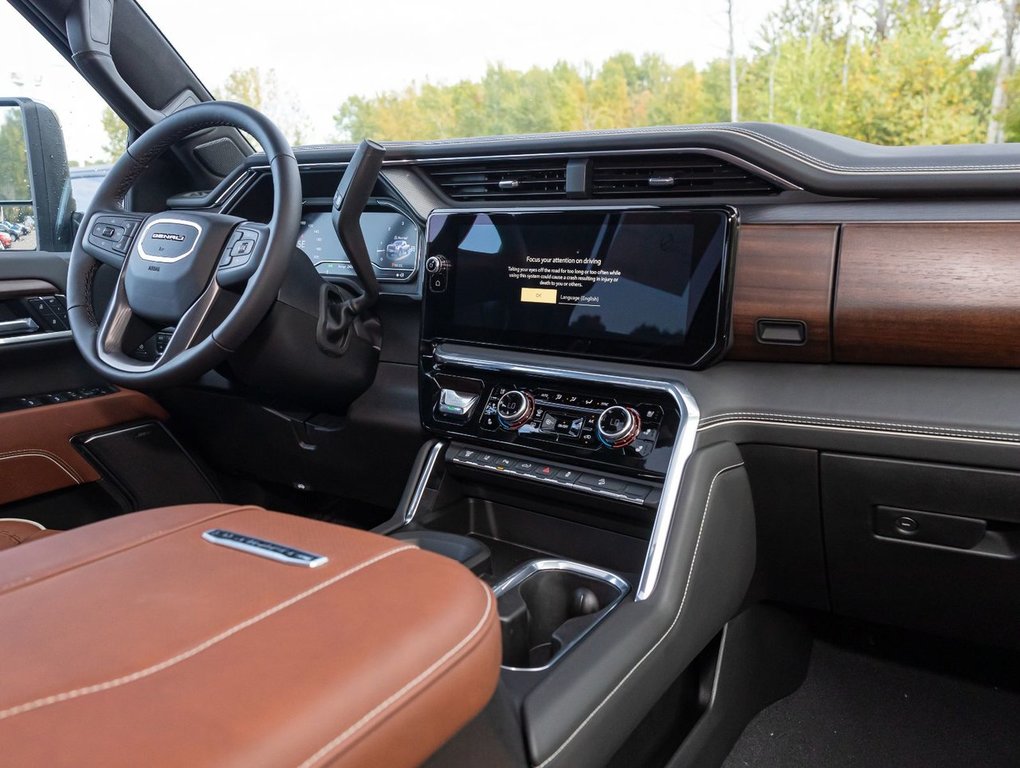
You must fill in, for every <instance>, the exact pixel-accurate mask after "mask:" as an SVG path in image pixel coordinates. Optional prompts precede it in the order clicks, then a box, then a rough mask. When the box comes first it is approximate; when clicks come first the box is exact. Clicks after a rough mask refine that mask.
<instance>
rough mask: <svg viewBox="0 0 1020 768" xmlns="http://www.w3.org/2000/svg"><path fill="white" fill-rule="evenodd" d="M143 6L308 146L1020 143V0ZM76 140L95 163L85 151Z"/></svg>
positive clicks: (85, 129) (67, 119)
mask: <svg viewBox="0 0 1020 768" xmlns="http://www.w3.org/2000/svg"><path fill="white" fill-rule="evenodd" d="M3 5H4V7H5V11H6V14H7V15H13V11H11V9H10V8H9V7H7V6H6V4H3ZM142 5H143V6H144V8H145V10H146V11H147V12H148V13H149V15H150V16H151V17H152V19H153V21H154V22H155V23H156V24H157V25H158V26H159V27H160V28H161V29H162V31H163V32H164V34H165V35H166V36H167V38H168V39H169V41H170V42H171V43H172V44H173V45H174V46H175V47H176V48H177V49H178V51H179V52H180V53H181V55H182V56H183V58H184V59H185V61H187V62H188V64H189V65H190V66H191V67H192V69H193V70H194V71H195V73H196V74H197V75H198V77H199V78H200V79H201V80H202V81H203V82H204V83H205V85H206V86H207V87H208V88H209V90H210V91H211V92H212V93H213V94H214V95H216V96H217V97H218V98H224V99H232V100H236V101H242V102H245V103H247V104H250V105H251V106H253V107H255V108H257V109H260V110H262V111H263V112H265V113H266V114H268V115H269V116H270V117H271V118H272V119H273V120H274V121H275V122H276V123H277V124H278V125H280V127H281V128H282V129H283V131H284V133H285V134H286V135H287V136H288V138H289V139H290V140H291V141H292V143H294V144H321V143H330V142H337V141H356V140H360V139H362V138H365V137H372V138H374V139H378V140H426V139H440V138H452V137H466V136H485V135H501V134H520V133H543V132H553V131H573V130H590V129H607V128H610V129H611V128H634V127H640V126H664V125H683V124H696V123H718V122H729V121H767V122H776V123H785V124H788V125H797V126H804V127H808V128H817V129H820V130H824V131H829V132H832V133H837V134H841V135H843V136H848V137H851V138H855V139H860V140H863V141H868V142H873V143H876V144H885V145H917V144H953V143H982V142H986V141H987V142H1002V141H1015V140H1017V138H1018V137H1020V74H1017V72H1016V68H1015V65H1014V46H1013V38H1014V37H1015V34H1016V26H1017V23H1016V21H1017V20H1016V16H1017V14H1018V13H1020V11H1018V9H1017V5H1018V4H1017V3H1015V2H1012V1H1010V2H1007V1H1006V0H631V1H630V2H626V3H618V4H606V3H591V2H549V0H517V1H516V2H515V3H513V4H511V5H503V6H499V7H498V9H497V8H495V7H490V6H488V5H486V4H484V3H482V4H479V3H478V2H476V1H474V0H473V1H472V2H467V1H466V0H439V1H438V2H436V3H432V4H428V5H424V4H422V3H420V2H408V1H407V0H391V2H389V3H386V4H385V6H381V7H379V8H378V9H377V10H374V11H373V10H372V9H371V8H369V9H368V10H367V11H366V12H364V13H352V12H350V11H349V10H347V9H345V8H344V7H343V5H342V4H337V3H336V2H335V0H328V1H327V0H298V1H297V2H295V3H291V4H289V5H287V6H286V9H285V11H284V9H277V10H275V11H274V12H272V13H269V12H261V7H260V6H259V5H258V4H255V5H252V6H250V7H249V8H248V10H247V12H246V13H244V14H238V13H237V10H236V8H237V6H236V5H235V4H233V3H211V2H208V0H143V2H142ZM196 18H201V19H202V24H200V25H199V24H196V23H195V21H194V20H195V19H196ZM54 59H55V61H54V62H53V64H54V67H52V68H55V67H56V65H57V64H60V66H61V67H62V68H64V69H65V70H66V72H65V73H63V74H61V75H57V74H56V73H50V74H47V75H46V77H47V81H48V87H49V88H50V90H51V91H52V90H53V83H54V82H56V81H57V79H58V78H59V77H64V78H67V77H76V75H74V74H73V73H71V71H70V69H69V68H66V66H65V65H64V64H63V62H62V61H60V60H59V56H54ZM9 78H10V80H11V83H12V85H11V89H12V90H18V88H16V87H15V86H18V85H19V84H20V85H23V80H24V75H23V73H22V72H21V71H20V70H19V71H12V72H11V73H10V74H9ZM50 81H52V82H50ZM22 90H24V88H22ZM28 95H32V94H28ZM75 104H76V105H77V108H76V109H75V110H74V111H73V112H70V113H69V112H68V111H67V110H62V111H61V120H62V122H63V123H64V132H65V134H66V135H68V136H69V137H71V138H69V140H68V143H69V154H70V155H71V160H72V163H75V162H77V163H80V164H87V163H94V162H101V161H103V160H108V159H111V158H113V157H116V155H117V154H118V152H117V151H113V150H112V149H111V150H110V152H109V153H108V155H104V154H103V153H98V154H97V153H96V152H95V151H94V148H95V147H98V146H109V147H114V148H116V147H118V146H120V147H122V146H123V139H124V134H125V129H124V127H123V124H122V123H120V122H119V121H118V120H116V116H115V115H113V113H112V112H110V111H109V110H108V109H106V110H105V111H104V105H103V104H102V102H101V101H100V100H99V99H98V98H97V99H95V101H94V102H92V101H89V100H86V101H81V100H76V101H75ZM104 131H105V133H104ZM76 137H81V141H80V142H79V143H81V144H82V145H83V146H85V145H86V142H85V137H88V138H89V142H88V143H87V146H88V148H89V149H90V151H91V152H92V155H94V156H89V157H86V156H85V154H86V153H85V151H84V150H83V151H82V152H80V153H79V154H82V155H83V156H82V157H80V158H79V157H77V156H76V155H75V154H74V153H75V151H77V150H76V146H77V145H76V144H75V141H77V140H78V139H77V138H76Z"/></svg>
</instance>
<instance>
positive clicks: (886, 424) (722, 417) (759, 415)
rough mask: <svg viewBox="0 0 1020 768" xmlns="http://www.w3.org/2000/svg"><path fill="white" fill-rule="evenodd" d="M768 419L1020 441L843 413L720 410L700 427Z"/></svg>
mask: <svg viewBox="0 0 1020 768" xmlns="http://www.w3.org/2000/svg"><path fill="white" fill-rule="evenodd" d="M748 420H764V421H770V420H771V421H776V422H790V423H793V424H808V425H811V424H815V425H818V426H853V427H858V428H866V427H881V428H883V429H886V430H891V431H900V432H916V433H918V434H921V435H946V436H960V435H962V436H968V437H983V438H986V439H989V440H1000V441H1003V442H1005V441H1009V442H1016V441H1018V440H1020V433H1016V432H1002V431H995V430H985V429H966V428H964V427H935V426H926V425H923V424H907V423H901V422H892V421H873V420H867V419H845V418H840V417H827V416H798V415H796V414H789V413H771V412H766V411H733V412H730V413H719V414H715V415H713V416H710V417H708V418H705V419H702V421H701V425H700V426H699V428H698V431H699V432H700V431H701V430H703V429H710V428H712V427H716V426H719V425H720V424H723V423H726V422H729V421H748Z"/></svg>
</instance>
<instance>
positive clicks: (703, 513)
mask: <svg viewBox="0 0 1020 768" xmlns="http://www.w3.org/2000/svg"><path fill="white" fill-rule="evenodd" d="M742 466H744V463H743V462H738V463H737V464H731V465H730V466H728V467H723V468H722V469H720V470H719V471H718V472H716V473H715V477H713V478H712V483H711V484H710V485H709V486H708V495H707V496H706V497H705V508H704V509H703V510H702V511H701V523H700V524H699V525H698V538H697V540H696V541H695V542H694V554H693V555H692V556H691V567H690V569H689V570H688V571H687V581H686V583H685V584H684V593H683V595H682V596H681V597H680V607H679V608H678V609H677V612H676V616H675V617H673V622H672V623H671V624H670V625H669V627H667V628H666V631H665V632H663V633H662V637H660V638H659V639H658V640H656V641H655V645H653V646H652V647H651V648H649V649H648V650H647V651H646V652H645V655H644V656H642V657H641V658H640V659H638V661H637V663H636V664H635V665H634V666H633V667H631V668H630V671H629V672H628V673H627V674H626V675H624V676H623V679H621V680H620V682H618V683H617V684H616V686H614V688H613V690H611V691H610V692H609V693H607V694H606V696H605V698H604V699H602V701H600V702H599V703H598V706H596V707H595V709H593V710H592V711H591V712H590V713H589V714H588V716H587V717H586V718H585V719H584V720H582V721H581V724H580V725H578V726H577V728H575V729H574V732H573V733H571V734H570V735H569V736H568V737H567V740H566V741H564V742H563V743H562V744H560V746H559V748H558V749H557V750H556V751H555V752H553V753H552V754H551V755H549V757H547V758H546V759H545V760H543V761H542V762H541V763H540V764H539V765H538V768H545V766H547V765H548V764H549V763H551V762H552V761H553V760H555V759H556V757H557V755H559V754H560V752H562V751H563V750H564V749H565V748H566V746H567V745H568V744H570V742H571V741H573V740H574V737H575V736H577V734H578V733H580V732H581V729H582V728H584V727H585V726H586V725H587V724H588V723H589V722H590V721H591V719H592V718H593V717H595V715H596V714H597V713H598V711H599V710H600V709H602V707H603V706H605V703H606V702H607V701H609V699H611V698H612V697H613V695H614V694H615V693H616V692H617V691H618V690H620V688H621V687H622V686H623V684H624V683H626V682H627V680H629V679H630V676H631V675H633V674H634V672H635V671H636V670H637V668H638V667H640V666H641V665H642V664H643V663H644V662H645V660H646V659H647V658H648V657H649V656H651V655H652V653H654V651H655V649H656V648H658V647H659V646H660V645H661V644H662V642H663V641H664V640H665V639H666V638H667V637H669V634H670V632H672V631H673V628H674V627H676V625H677V622H678V621H680V615H681V614H682V613H683V611H684V605H685V604H686V603H687V592H688V591H689V590H690V588H691V579H692V578H693V576H694V565H695V563H697V561H698V550H699V548H700V547H701V534H702V531H704V530H705V519H706V518H707V517H708V505H709V504H711V503H712V492H713V491H714V490H715V483H716V480H718V479H719V478H720V476H722V474H723V473H724V472H729V471H730V470H731V469H736V468H737V467H742Z"/></svg>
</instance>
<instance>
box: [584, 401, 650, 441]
mask: <svg viewBox="0 0 1020 768" xmlns="http://www.w3.org/2000/svg"><path fill="white" fill-rule="evenodd" d="M595 430H596V432H597V433H598V436H599V440H600V441H602V443H603V444H604V445H607V446H609V447H610V448H626V447H627V446H628V445H630V444H631V443H633V442H634V439H635V438H636V437H637V436H638V434H639V433H640V432H641V417H640V416H639V415H638V412H637V411H635V410H634V409H633V408H627V407H626V406H623V405H611V406H609V407H608V408H606V410H604V411H602V413H601V415H600V416H599V420H598V422H597V423H596V425H595Z"/></svg>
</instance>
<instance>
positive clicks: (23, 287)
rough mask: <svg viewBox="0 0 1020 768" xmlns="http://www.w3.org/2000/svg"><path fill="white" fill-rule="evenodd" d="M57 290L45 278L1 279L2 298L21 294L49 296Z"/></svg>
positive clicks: (12, 297)
mask: <svg viewBox="0 0 1020 768" xmlns="http://www.w3.org/2000/svg"><path fill="white" fill-rule="evenodd" d="M56 292H57V288H56V286H54V285H53V284H52V283H47V282H46V281H45V280H33V279H28V280H0V300H3V299H16V298H19V297H21V296H49V295H51V294H54V293H56Z"/></svg>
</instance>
